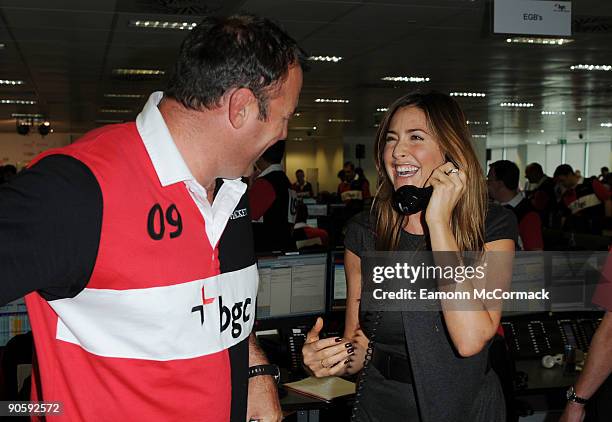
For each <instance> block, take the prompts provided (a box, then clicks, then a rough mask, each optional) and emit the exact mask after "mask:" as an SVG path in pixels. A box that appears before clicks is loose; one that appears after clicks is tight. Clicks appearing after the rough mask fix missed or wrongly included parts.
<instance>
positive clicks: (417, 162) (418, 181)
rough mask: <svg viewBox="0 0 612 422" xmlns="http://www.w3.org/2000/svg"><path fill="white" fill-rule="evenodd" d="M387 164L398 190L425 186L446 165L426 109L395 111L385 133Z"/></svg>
mask: <svg viewBox="0 0 612 422" xmlns="http://www.w3.org/2000/svg"><path fill="white" fill-rule="evenodd" d="M384 161H385V169H386V171H387V175H388V176H389V179H390V180H391V182H392V183H393V188H394V189H396V190H397V189H398V188H399V187H400V186H404V185H414V186H418V187H423V186H424V185H425V182H426V181H427V179H429V176H430V175H431V173H432V172H433V171H434V170H435V169H436V168H437V167H439V166H441V165H442V164H444V162H445V160H444V154H443V153H442V151H441V150H440V144H439V143H438V141H437V140H436V139H435V138H434V137H433V135H432V134H431V130H430V129H429V128H428V126H427V118H426V117H425V113H424V112H423V110H421V109H420V108H418V107H414V106H408V107H403V108H400V109H398V110H397V111H396V112H395V114H394V115H393V118H392V119H391V124H390V125H389V130H388V131H387V134H386V143H385V149H384Z"/></svg>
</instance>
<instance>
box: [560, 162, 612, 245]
mask: <svg viewBox="0 0 612 422" xmlns="http://www.w3.org/2000/svg"><path fill="white" fill-rule="evenodd" d="M554 177H555V179H556V180H557V181H558V183H559V184H560V185H561V186H562V187H563V188H564V189H565V191H564V192H563V195H562V196H561V201H560V202H559V206H560V207H561V211H562V214H563V217H564V221H563V228H564V229H566V230H568V231H572V232H577V233H590V234H597V235H601V234H602V231H603V229H604V226H605V219H606V217H610V216H612V202H611V201H610V191H609V190H608V189H607V188H606V187H605V186H604V185H602V184H601V183H600V182H599V181H598V180H597V179H596V178H592V179H586V180H584V183H580V182H579V178H578V176H577V175H576V173H574V171H573V170H572V167H571V166H570V165H569V164H561V165H560V166H558V167H557V169H556V170H555V174H554Z"/></svg>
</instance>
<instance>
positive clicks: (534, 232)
mask: <svg viewBox="0 0 612 422" xmlns="http://www.w3.org/2000/svg"><path fill="white" fill-rule="evenodd" d="M519 176H520V170H519V168H518V167H517V165H516V164H514V163H513V162H512V161H508V160H499V161H496V162H494V163H492V164H491V165H489V173H488V175H487V189H488V191H489V196H490V197H491V198H492V199H494V200H495V201H497V202H499V204H500V205H501V206H503V207H506V208H507V209H509V210H511V211H512V212H513V213H514V215H515V216H516V220H517V221H518V230H519V240H518V242H519V247H520V249H522V250H524V251H541V250H543V249H544V240H543V239H542V222H541V220H540V216H539V214H538V213H537V212H536V210H535V208H534V207H533V205H531V201H529V200H528V199H527V198H525V197H524V196H523V193H522V192H519V190H518V185H519Z"/></svg>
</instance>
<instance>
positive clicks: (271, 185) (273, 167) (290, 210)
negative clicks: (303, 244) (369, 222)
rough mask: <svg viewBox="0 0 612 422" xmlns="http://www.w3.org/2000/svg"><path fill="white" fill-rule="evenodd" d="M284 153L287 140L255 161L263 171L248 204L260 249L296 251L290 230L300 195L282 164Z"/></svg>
mask: <svg viewBox="0 0 612 422" xmlns="http://www.w3.org/2000/svg"><path fill="white" fill-rule="evenodd" d="M284 155H285V141H279V142H277V143H276V144H274V145H272V146H271V147H270V148H268V149H267V150H266V151H265V152H264V153H263V154H262V156H261V157H260V158H259V160H257V162H256V166H257V169H258V170H259V171H260V173H259V175H258V176H257V178H256V179H255V182H254V183H253V185H252V186H251V188H250V189H249V207H250V212H251V220H252V221H253V238H254V240H255V250H256V251H258V252H270V251H290V250H295V242H294V241H293V239H292V237H291V233H292V231H293V225H294V224H295V207H296V205H297V194H296V192H295V191H294V190H293V189H291V182H290V181H289V178H288V177H287V175H286V174H285V171H284V170H283V167H282V165H281V161H282V160H283V156H284Z"/></svg>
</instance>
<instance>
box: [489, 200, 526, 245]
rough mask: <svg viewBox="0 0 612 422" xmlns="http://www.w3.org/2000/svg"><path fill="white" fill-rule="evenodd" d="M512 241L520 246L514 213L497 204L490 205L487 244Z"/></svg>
mask: <svg viewBox="0 0 612 422" xmlns="http://www.w3.org/2000/svg"><path fill="white" fill-rule="evenodd" d="M500 239H512V240H514V243H515V244H518V223H517V221H516V216H515V215H514V213H513V212H512V211H510V210H509V209H506V208H504V207H502V206H501V205H497V204H489V210H488V212H487V218H486V220H485V243H489V242H493V241H494V240H500Z"/></svg>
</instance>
